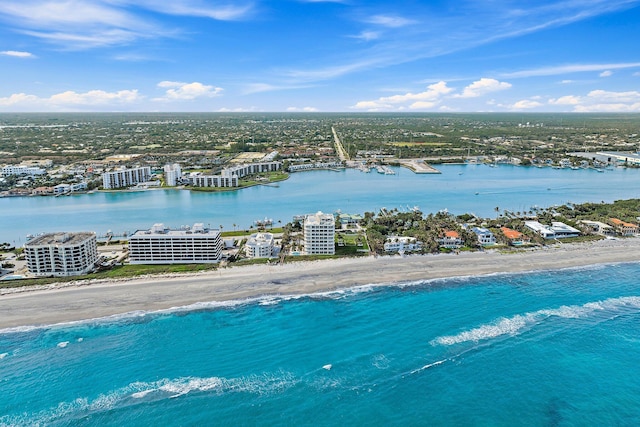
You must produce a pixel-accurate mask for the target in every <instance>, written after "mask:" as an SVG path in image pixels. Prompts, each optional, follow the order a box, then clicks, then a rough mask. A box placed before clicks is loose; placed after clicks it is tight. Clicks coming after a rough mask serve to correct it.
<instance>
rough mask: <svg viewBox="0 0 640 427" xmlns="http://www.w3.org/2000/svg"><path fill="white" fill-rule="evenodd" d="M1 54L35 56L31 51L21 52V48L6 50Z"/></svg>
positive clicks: (19, 56)
mask: <svg viewBox="0 0 640 427" xmlns="http://www.w3.org/2000/svg"><path fill="white" fill-rule="evenodd" d="M0 55H5V56H15V57H16V58H35V56H34V55H33V54H32V53H31V52H21V51H19V50H4V51H2V52H0Z"/></svg>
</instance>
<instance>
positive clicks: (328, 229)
mask: <svg viewBox="0 0 640 427" xmlns="http://www.w3.org/2000/svg"><path fill="white" fill-rule="evenodd" d="M302 229H303V246H304V249H303V254H304V255H334V254H335V253H336V245H335V234H336V224H335V218H334V216H333V214H325V213H322V212H318V213H315V214H309V215H306V216H305V217H304V223H303V225H302Z"/></svg>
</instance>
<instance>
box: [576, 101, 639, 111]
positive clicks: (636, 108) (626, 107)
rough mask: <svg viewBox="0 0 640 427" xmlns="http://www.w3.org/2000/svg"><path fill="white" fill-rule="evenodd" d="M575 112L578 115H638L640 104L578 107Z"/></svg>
mask: <svg viewBox="0 0 640 427" xmlns="http://www.w3.org/2000/svg"><path fill="white" fill-rule="evenodd" d="M574 111H575V112H577V113H638V112H640V102H636V103H633V104H623V103H609V104H591V105H577V106H576V108H575V109H574Z"/></svg>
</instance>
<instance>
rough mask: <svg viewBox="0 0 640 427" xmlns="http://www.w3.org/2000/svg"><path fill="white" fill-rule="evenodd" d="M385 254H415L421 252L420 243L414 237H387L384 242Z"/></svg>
mask: <svg viewBox="0 0 640 427" xmlns="http://www.w3.org/2000/svg"><path fill="white" fill-rule="evenodd" d="M384 250H385V252H399V253H405V252H415V251H420V250H422V242H420V241H419V240H417V239H416V238H415V237H407V236H389V237H387V240H386V241H385V242H384Z"/></svg>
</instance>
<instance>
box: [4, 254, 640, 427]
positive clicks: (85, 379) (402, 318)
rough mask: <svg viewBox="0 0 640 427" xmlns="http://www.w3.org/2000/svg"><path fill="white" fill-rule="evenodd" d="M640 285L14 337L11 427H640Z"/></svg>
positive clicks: (581, 273) (339, 302)
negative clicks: (478, 426)
mask: <svg viewBox="0 0 640 427" xmlns="http://www.w3.org/2000/svg"><path fill="white" fill-rule="evenodd" d="M638 277H640V264H637V263H631V264H620V265H600V266H592V267H588V268H581V269H569V270H563V271H553V272H532V273H527V274H508V275H493V276H485V277H469V278H458V279H446V280H435V281H424V282H412V283H404V284H388V285H385V286H381V287H373V286H364V287H357V288H353V289H348V290H344V291H339V292H329V293H320V294H312V295H306V296H298V297H285V296H282V297H271V298H261V299H255V300H248V301H233V302H229V303H218V304H206V303H203V304H199V305H197V306H192V307H186V308H181V309H174V310H172V311H168V312H162V313H132V314H130V315H124V316H118V317H114V318H109V319H101V320H89V321H84V322H79V323H74V324H67V325H55V326H47V327H39V328H27V327H25V328H17V329H13V330H3V331H0V395H1V396H2V399H0V426H14V425H53V426H122V425H127V426H149V425H156V426H174V425H175V426H177V425H233V426H235V425H385V426H386V425H436V426H437V425H455V426H461V425H487V426H513V425H532V426H577V425H599V426H600V425H616V426H635V425H638V424H639V422H640V375H638V374H639V373H640V367H639V365H638V361H640V283H639V282H638ZM398 281H399V282H400V283H401V282H402V277H398ZM329 368H330V369H329Z"/></svg>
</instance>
